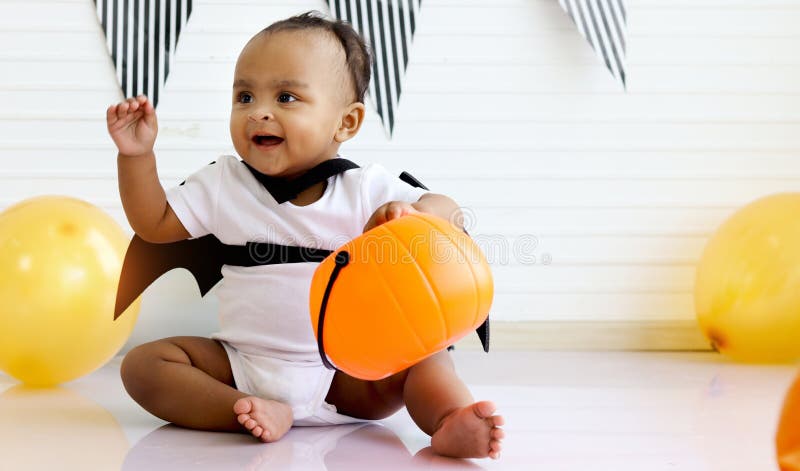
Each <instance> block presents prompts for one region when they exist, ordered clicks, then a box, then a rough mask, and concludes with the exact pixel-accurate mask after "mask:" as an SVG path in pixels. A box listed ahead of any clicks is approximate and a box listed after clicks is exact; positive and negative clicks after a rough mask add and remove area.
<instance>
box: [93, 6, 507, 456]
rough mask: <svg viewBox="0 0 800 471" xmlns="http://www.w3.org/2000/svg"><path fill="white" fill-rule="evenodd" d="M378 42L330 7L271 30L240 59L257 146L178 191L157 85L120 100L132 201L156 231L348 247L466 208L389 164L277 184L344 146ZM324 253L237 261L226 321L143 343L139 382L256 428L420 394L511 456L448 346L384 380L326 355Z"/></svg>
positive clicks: (132, 366)
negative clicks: (167, 180)
mask: <svg viewBox="0 0 800 471" xmlns="http://www.w3.org/2000/svg"><path fill="white" fill-rule="evenodd" d="M369 72H370V58H369V54H368V51H367V48H366V46H365V44H364V42H363V40H362V39H361V38H360V37H359V36H358V34H357V33H356V32H355V31H354V30H353V29H352V28H351V27H350V26H349V25H348V24H347V23H344V22H341V21H333V20H329V19H326V18H323V17H321V16H319V15H316V14H314V13H306V14H303V15H299V16H296V17H292V18H289V19H287V20H283V21H279V22H277V23H274V24H272V25H271V26H269V27H268V28H266V29H264V30H263V31H261V32H260V33H258V34H256V35H255V36H254V37H253V38H252V39H251V40H250V41H249V42H248V43H247V45H246V46H245V47H244V49H243V50H242V52H241V54H240V55H239V58H238V60H237V63H236V69H235V73H234V80H233V104H232V110H231V119H230V132H231V138H232V140H233V144H234V148H235V149H236V152H237V153H238V154H239V156H240V157H241V158H242V161H240V160H239V159H237V158H236V157H233V156H223V157H221V158H220V159H218V160H217V161H216V162H215V163H214V165H208V166H206V167H205V168H203V169H201V170H200V171H198V172H196V173H195V174H193V175H192V176H190V177H189V178H188V179H187V180H186V182H184V184H181V185H180V186H177V187H175V188H172V189H170V190H169V191H167V192H165V191H164V189H163V188H162V187H161V184H160V183H159V180H158V175H157V172H156V162H155V155H154V152H153V145H154V143H155V139H156V134H157V129H158V126H157V121H156V114H155V109H154V108H153V105H152V103H151V102H150V101H148V99H147V98H146V97H144V96H139V97H136V98H129V99H127V100H126V101H123V102H121V103H119V104H116V105H112V106H111V107H109V108H108V111H107V123H108V132H109V134H110V135H111V138H112V139H113V141H114V143H115V144H116V146H117V148H118V150H119V155H118V157H117V165H118V170H119V190H120V197H121V199H122V204H123V207H124V209H125V214H126V216H127V218H128V221H129V222H130V225H131V227H132V228H133V229H134V231H136V233H137V234H139V236H140V237H141V238H143V239H144V240H146V241H150V242H157V243H166V242H174V241H179V240H183V239H188V238H196V237H201V236H204V235H207V234H214V235H215V236H216V237H217V238H219V239H220V240H221V241H222V242H223V243H225V244H229V245H245V244H246V243H247V242H248V241H253V240H258V241H261V242H264V241H267V242H273V243H276V244H284V245H300V246H305V247H312V248H319V249H325V250H336V249H337V248H338V247H339V246H340V245H341V244H342V243H344V242H346V241H347V240H349V239H352V238H354V237H356V236H358V235H359V234H360V233H362V232H364V231H367V230H369V229H371V228H373V227H375V226H377V225H380V224H382V223H384V222H386V221H389V220H392V219H395V218H398V217H401V216H403V215H405V214H409V213H414V212H417V211H421V212H426V213H431V214H435V215H438V216H440V217H443V218H445V219H449V220H451V221H453V220H458V216H459V215H460V213H459V209H458V206H457V205H456V203H455V202H454V201H453V200H451V199H450V198H448V197H446V196H444V195H438V194H433V193H430V192H426V191H424V190H421V189H418V188H414V187H412V186H411V185H408V184H407V183H405V182H403V181H401V180H400V179H399V178H397V177H395V176H392V175H390V174H389V173H388V172H387V171H386V170H385V169H384V168H383V167H381V166H378V165H370V166H367V167H364V168H360V167H357V168H345V169H340V170H339V171H334V172H331V173H332V176H329V177H327V178H322V179H321V180H320V181H317V182H315V183H313V184H311V185H310V186H308V187H306V188H304V189H301V190H299V193H298V194H296V195H291V196H290V197H289V199H288V200H287V201H280V199H281V198H276V197H275V196H274V194H273V193H272V191H271V190H270V188H271V186H270V185H271V184H276V185H279V184H286V183H287V182H289V183H291V182H296V181H297V179H298V178H299V177H301V176H303V175H308V172H309V171H310V170H311V169H315V170H318V169H319V168H320V167H322V166H325V165H329V164H330V163H331V162H329V161H331V160H336V161H338V162H341V161H344V159H340V158H338V149H339V146H340V145H341V143H343V142H345V141H347V140H348V139H350V138H352V137H353V136H355V135H356V134H357V133H358V130H359V128H360V127H361V124H362V123H363V121H364V113H365V108H364V95H365V92H366V89H367V85H368V82H369ZM316 267H317V264H316V263H310V262H307V263H284V264H275V265H262V266H255V267H240V266H228V265H225V266H224V267H223V270H222V274H223V281H222V283H221V284H220V286H219V287H218V290H217V295H218V297H219V301H220V312H219V316H220V332H219V333H217V334H214V335H213V336H212V338H210V339H209V338H202V337H173V338H168V339H163V340H158V341H155V342H150V343H147V344H144V345H141V346H139V347H137V348H135V349H133V350H131V351H130V352H129V353H128V354H127V355H126V357H125V359H124V361H123V363H122V367H121V375H122V380H123V383H124V385H125V388H126V390H127V391H128V393H129V394H130V395H131V397H132V398H133V399H134V400H135V401H136V402H138V403H139V404H140V405H141V406H142V407H143V408H145V409H147V410H148V411H149V412H151V413H152V414H154V415H156V416H158V417H160V418H162V419H164V420H167V421H170V422H173V423H175V424H177V425H181V426H184V427H189V428H194V429H201V430H215V431H249V433H252V434H253V436H255V437H257V438H259V439H260V440H262V441H264V442H274V441H276V440H279V439H280V438H281V437H282V436H283V435H284V434H285V433H286V432H287V431H288V430H289V428H290V427H292V425H330V424H342V423H349V422H358V421H363V420H378V419H383V418H385V417H388V416H390V415H392V414H393V413H395V412H396V411H397V410H398V409H399V408H400V407H402V406H403V405H405V407H406V408H407V409H408V412H409V414H410V415H411V417H412V418H413V420H414V422H416V424H417V425H418V426H419V427H420V428H421V429H422V430H423V431H424V432H425V433H427V434H428V435H430V436H431V437H432V438H431V445H432V447H433V449H434V451H435V452H437V453H439V454H441V455H445V456H451V457H487V456H488V457H491V458H495V459H496V458H498V457H499V454H500V448H501V440H502V439H503V436H504V433H503V430H502V429H501V428H500V426H502V425H503V418H502V416H499V415H495V405H494V404H493V403H492V402H489V401H481V402H475V400H474V399H473V397H472V395H471V394H470V392H469V390H468V389H467V387H466V386H465V385H464V383H463V382H462V381H461V380H460V379H459V378H458V376H457V375H456V372H455V369H454V366H453V362H452V360H451V358H450V356H449V354H448V352H447V351H442V352H439V353H437V354H435V355H433V356H431V357H428V358H427V359H425V360H423V361H421V362H420V363H418V364H416V365H414V366H412V367H411V368H408V369H407V370H405V371H401V372H399V373H397V374H395V375H393V376H390V377H388V378H386V379H383V380H380V381H364V380H360V379H357V378H354V377H351V376H348V375H347V374H345V373H343V372H341V371H335V372H334V371H332V370H328V369H326V368H325V367H324V366H323V365H322V363H321V361H320V358H319V354H318V351H317V345H316V340H315V338H314V334H313V330H312V326H311V324H310V321H309V319H310V317H309V313H308V294H309V288H310V283H311V277H312V274H313V272H314V269H315V268H316Z"/></svg>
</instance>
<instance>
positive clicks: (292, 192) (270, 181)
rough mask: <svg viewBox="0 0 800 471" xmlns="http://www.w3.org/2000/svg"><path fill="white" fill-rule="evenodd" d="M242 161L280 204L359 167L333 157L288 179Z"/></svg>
mask: <svg viewBox="0 0 800 471" xmlns="http://www.w3.org/2000/svg"><path fill="white" fill-rule="evenodd" d="M242 163H243V164H244V165H245V167H247V169H248V170H250V173H252V174H253V176H254V177H255V179H256V180H258V181H259V182H261V184H262V185H264V188H266V189H267V191H268V192H269V194H270V195H272V197H273V198H275V201H277V202H278V204H282V203H285V202H287V201H289V200H293V199H295V198H297V195H299V194H300V193H302V192H303V190H305V189H307V188H309V187H311V186H312V185H314V184H316V183H319V182H321V181H325V180H327V179H328V178H330V177H332V176H334V175H338V174H340V173H342V172H345V171H347V170H350V169H353V168H358V165H357V164H355V163H353V162H351V161H349V160H347V159H343V158H341V157H339V158H333V159H329V160H326V161H324V162H321V163H320V164H318V165H317V166H316V167H313V168H311V169H310V170H308V171H307V172H306V173H304V174H302V175H300V176H299V177H297V178H293V179H291V180H287V179H286V178H278V177H271V176H269V175H265V174H263V173H261V172H259V171H258V170H256V169H254V168H253V167H251V166H250V165H248V164H247V162H245V161H244V160H243V161H242Z"/></svg>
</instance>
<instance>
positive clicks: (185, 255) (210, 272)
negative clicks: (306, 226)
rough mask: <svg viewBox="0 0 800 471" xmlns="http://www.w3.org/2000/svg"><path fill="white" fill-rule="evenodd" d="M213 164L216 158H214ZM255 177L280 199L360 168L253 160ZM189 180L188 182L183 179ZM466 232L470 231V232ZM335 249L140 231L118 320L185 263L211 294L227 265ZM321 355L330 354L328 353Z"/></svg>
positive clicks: (125, 266) (312, 256)
mask: <svg viewBox="0 0 800 471" xmlns="http://www.w3.org/2000/svg"><path fill="white" fill-rule="evenodd" d="M212 164H213V162H212ZM242 164H243V165H245V166H247V168H248V169H249V170H250V172H251V173H252V174H253V176H254V177H255V178H256V179H257V180H258V181H260V182H261V183H262V184H263V185H264V187H265V188H266V189H267V191H269V193H270V194H271V195H272V196H273V197H274V198H275V200H276V201H277V202H278V203H284V202H286V201H289V200H291V199H294V198H295V197H297V195H298V194H300V193H301V192H302V191H303V190H305V189H306V188H309V187H310V186H312V185H314V184H315V183H318V182H321V181H324V180H327V179H328V178H329V177H331V176H333V175H336V174H339V173H341V172H344V171H347V170H350V169H353V168H358V165H356V164H355V163H353V162H351V161H349V160H347V159H342V158H336V159H331V160H326V161H324V162H322V163H320V164H319V165H317V166H316V167H314V168H312V169H311V170H309V171H308V172H306V173H304V174H303V175H302V176H300V177H298V178H296V179H293V180H289V181H287V180H285V179H281V178H275V177H270V176H268V175H264V174H262V173H261V172H259V171H257V170H256V169H254V168H252V167H251V166H249V165H247V163H245V162H242ZM400 179H401V180H403V181H404V182H406V183H408V184H409V185H412V186H415V187H418V188H423V189H425V190H427V189H428V188H427V187H426V186H425V185H423V184H422V183H421V182H420V181H419V180H417V179H416V178H414V177H413V176H411V175H410V174H409V173H407V172H403V173H402V174H401V175H400ZM181 184H183V183H181ZM465 232H466V231H465ZM331 253H332V252H331V251H329V250H324V249H312V248H307V247H296V246H286V245H278V244H272V243H264V242H248V243H247V244H246V245H226V244H223V243H222V242H221V241H220V240H219V239H217V238H216V237H214V235H207V236H204V237H200V238H197V239H187V240H182V241H179V242H171V243H166V244H154V243H151V242H146V241H144V240H143V239H142V238H141V237H139V236H138V235H136V234H134V236H133V239H132V240H131V243H130V245H129V246H128V250H127V252H126V253H125V259H124V261H123V263H122V273H121V274H120V280H119V287H118V288H117V298H116V304H115V306H114V319H115V320H116V319H117V318H118V317H119V316H120V315H122V313H123V312H124V311H125V309H127V308H128V306H130V304H131V303H132V302H133V301H135V300H136V298H138V297H139V296H140V295H141V294H142V293H143V292H144V290H145V289H146V288H147V287H148V286H150V284H152V283H153V282H154V281H155V280H157V279H158V278H160V277H161V275H163V274H165V273H167V272H168V271H170V270H172V269H174V268H185V269H187V270H189V272H191V274H192V275H193V276H194V278H195V280H197V284H198V287H199V288H200V295H201V296H205V295H206V293H208V292H209V291H210V290H211V288H213V287H214V286H215V285H216V284H217V283H219V281H220V280H221V279H222V266H223V265H233V266H244V267H252V266H256V265H270V264H276V263H300V262H317V263H319V262H321V261H322V260H324V259H325V258H326V257H327V256H328V255H330V254H331ZM476 332H477V334H478V337H479V338H480V340H481V344H482V345H483V350H484V351H485V352H488V351H489V318H488V317H487V318H486V321H485V322H484V323H483V324H481V326H480V327H478V329H477V330H476ZM320 355H321V356H322V358H323V359H325V354H324V352H322V351H320Z"/></svg>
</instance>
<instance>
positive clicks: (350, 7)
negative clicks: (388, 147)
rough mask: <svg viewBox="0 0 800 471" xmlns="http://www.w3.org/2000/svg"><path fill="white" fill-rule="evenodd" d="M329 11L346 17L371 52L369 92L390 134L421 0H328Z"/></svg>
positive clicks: (337, 16) (336, 15)
mask: <svg viewBox="0 0 800 471" xmlns="http://www.w3.org/2000/svg"><path fill="white" fill-rule="evenodd" d="M327 2H328V7H330V10H331V15H332V16H333V17H334V18H336V19H340V20H344V21H347V22H348V23H350V24H351V25H352V26H353V28H354V29H355V30H356V31H358V33H359V34H360V35H361V37H363V38H364V40H365V41H366V42H367V45H368V46H369V47H370V50H371V52H372V55H373V61H372V80H370V84H369V95H370V97H371V98H372V101H373V103H374V105H375V108H376V111H377V112H378V115H379V116H380V117H381V122H383V127H384V129H386V131H387V132H388V134H389V136H390V137H391V135H392V132H393V131H394V125H395V111H396V110H397V104H398V102H399V101H400V93H401V91H402V83H403V79H404V77H405V72H406V67H408V57H409V51H410V49H411V41H412V39H413V37H414V30H415V29H416V25H417V19H418V18H419V10H420V2H421V0H327Z"/></svg>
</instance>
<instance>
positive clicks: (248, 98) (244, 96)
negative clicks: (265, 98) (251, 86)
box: [237, 92, 253, 103]
mask: <svg viewBox="0 0 800 471" xmlns="http://www.w3.org/2000/svg"><path fill="white" fill-rule="evenodd" d="M237 100H238V101H239V103H252V102H253V95H251V94H249V93H248V92H242V93H240V94H239V96H238V97H237Z"/></svg>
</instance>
